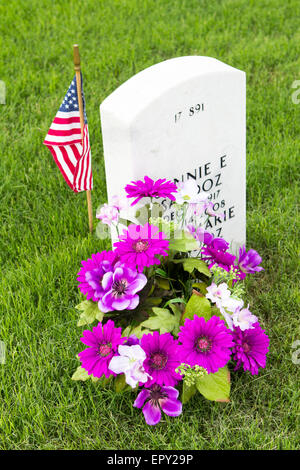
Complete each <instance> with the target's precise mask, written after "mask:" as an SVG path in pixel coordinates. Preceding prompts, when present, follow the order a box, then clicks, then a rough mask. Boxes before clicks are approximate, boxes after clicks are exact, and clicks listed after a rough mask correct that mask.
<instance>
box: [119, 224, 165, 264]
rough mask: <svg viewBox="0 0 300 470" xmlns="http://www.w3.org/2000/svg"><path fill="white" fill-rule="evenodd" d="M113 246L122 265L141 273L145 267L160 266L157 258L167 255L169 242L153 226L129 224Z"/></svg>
mask: <svg viewBox="0 0 300 470" xmlns="http://www.w3.org/2000/svg"><path fill="white" fill-rule="evenodd" d="M114 246H115V247H116V248H117V250H116V251H117V253H118V256H119V258H120V261H121V262H122V263H125V264H127V265H128V266H130V267H132V268H136V267H137V268H138V271H139V272H142V271H143V269H144V268H145V267H148V266H151V265H153V264H160V260H159V259H158V258H157V256H167V255H168V251H167V250H168V248H169V242H168V241H167V240H166V236H165V234H164V233H163V232H160V231H159V229H158V228H157V227H155V226H154V225H149V224H148V223H147V224H145V225H135V224H131V225H129V226H128V230H124V231H123V234H122V235H120V241H119V242H116V243H114Z"/></svg>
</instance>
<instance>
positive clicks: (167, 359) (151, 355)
mask: <svg viewBox="0 0 300 470" xmlns="http://www.w3.org/2000/svg"><path fill="white" fill-rule="evenodd" d="M140 344H141V348H142V349H143V350H144V351H145V353H146V359H145V361H144V364H143V365H144V369H145V371H146V372H147V373H148V374H149V375H150V376H151V377H152V379H149V380H148V382H147V383H146V384H145V387H150V386H151V385H153V384H157V385H170V386H171V387H172V386H174V385H176V384H177V382H178V381H179V380H182V377H181V375H180V374H177V373H176V372H175V369H176V368H177V367H178V366H179V365H180V360H179V358H178V342H177V341H176V340H174V338H173V336H172V335H171V334H170V333H164V334H162V335H160V334H159V333H158V332H157V331H154V332H153V334H151V333H149V334H147V335H143V336H142V338H141V341H140Z"/></svg>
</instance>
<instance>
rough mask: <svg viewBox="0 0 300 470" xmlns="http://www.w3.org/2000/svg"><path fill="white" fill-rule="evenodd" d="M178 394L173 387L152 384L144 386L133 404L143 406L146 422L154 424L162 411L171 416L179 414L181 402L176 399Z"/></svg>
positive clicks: (159, 418)
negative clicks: (147, 386) (148, 386)
mask: <svg viewBox="0 0 300 470" xmlns="http://www.w3.org/2000/svg"><path fill="white" fill-rule="evenodd" d="M178 395H179V392H178V390H176V388H174V387H161V386H160V385H157V384H154V385H152V387H151V388H150V389H146V388H144V389H143V390H142V391H141V392H140V393H139V394H138V396H137V398H136V400H135V402H134V403H133V406H135V407H136V408H142V407H143V413H144V416H145V420H146V423H147V424H149V425H150V426H155V424H157V423H159V421H160V420H161V412H162V411H163V412H164V413H166V415H168V416H172V417H176V416H179V415H180V414H181V412H182V403H181V402H180V401H179V400H177V398H178ZM145 402H146V403H145Z"/></svg>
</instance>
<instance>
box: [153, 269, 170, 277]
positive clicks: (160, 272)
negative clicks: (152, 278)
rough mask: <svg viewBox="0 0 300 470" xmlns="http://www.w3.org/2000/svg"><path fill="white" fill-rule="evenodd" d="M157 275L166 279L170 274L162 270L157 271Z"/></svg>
mask: <svg viewBox="0 0 300 470" xmlns="http://www.w3.org/2000/svg"><path fill="white" fill-rule="evenodd" d="M155 274H158V276H160V277H166V278H167V277H168V274H167V273H166V271H164V270H163V269H161V268H157V269H155Z"/></svg>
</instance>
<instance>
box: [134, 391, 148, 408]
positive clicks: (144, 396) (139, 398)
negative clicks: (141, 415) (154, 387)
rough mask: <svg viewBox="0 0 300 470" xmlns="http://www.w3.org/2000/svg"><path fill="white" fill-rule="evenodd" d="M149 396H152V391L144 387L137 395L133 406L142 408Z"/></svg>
mask: <svg viewBox="0 0 300 470" xmlns="http://www.w3.org/2000/svg"><path fill="white" fill-rule="evenodd" d="M149 397H150V391H149V390H146V389H145V388H144V389H143V390H142V391H141V392H140V393H139V394H138V396H137V397H136V399H135V402H134V403H133V406H134V407H135V408H142V406H143V404H144V403H145V400H147V398H149Z"/></svg>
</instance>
